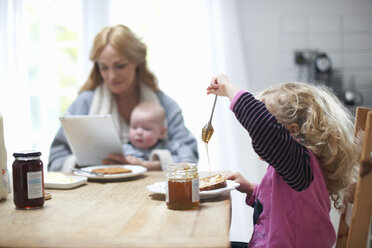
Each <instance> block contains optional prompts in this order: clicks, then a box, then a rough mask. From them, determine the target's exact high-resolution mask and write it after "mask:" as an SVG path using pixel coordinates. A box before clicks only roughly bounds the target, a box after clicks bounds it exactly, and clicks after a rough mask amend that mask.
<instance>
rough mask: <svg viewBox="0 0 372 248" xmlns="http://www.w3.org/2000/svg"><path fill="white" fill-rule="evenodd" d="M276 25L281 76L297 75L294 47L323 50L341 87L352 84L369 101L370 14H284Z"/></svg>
mask: <svg viewBox="0 0 372 248" xmlns="http://www.w3.org/2000/svg"><path fill="white" fill-rule="evenodd" d="M371 12H372V10H371ZM279 26H280V27H279V29H280V61H281V64H280V71H281V77H282V78H283V79H284V78H296V77H297V74H298V66H297V65H295V63H294V57H293V53H294V51H295V50H299V49H312V50H318V51H320V52H325V53H327V54H328V56H329V57H330V58H331V60H332V64H333V67H334V69H335V70H338V71H340V72H341V75H342V80H343V83H344V85H343V87H344V89H348V88H352V87H353V85H355V87H356V89H357V90H359V91H360V92H361V93H363V96H364V104H365V105H369V106H371V105H372V14H362V15H360V14H346V15H344V14H342V13H340V14H339V15H335V14H332V15H316V14H314V15H284V16H281V18H280V22H279Z"/></svg>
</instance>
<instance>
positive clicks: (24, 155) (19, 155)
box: [12, 150, 45, 209]
mask: <svg viewBox="0 0 372 248" xmlns="http://www.w3.org/2000/svg"><path fill="white" fill-rule="evenodd" d="M13 156H14V158H15V161H14V162H13V167H12V169H13V201H14V204H15V206H16V208H17V209H33V208H40V207H42V206H43V205H44V201H45V200H44V172H43V162H42V161H41V160H40V156H41V152H39V151H34V150H29V151H20V152H15V153H13Z"/></svg>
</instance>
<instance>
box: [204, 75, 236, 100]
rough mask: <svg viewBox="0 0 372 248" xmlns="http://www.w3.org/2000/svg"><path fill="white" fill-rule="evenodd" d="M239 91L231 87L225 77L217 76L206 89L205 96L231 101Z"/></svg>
mask: <svg viewBox="0 0 372 248" xmlns="http://www.w3.org/2000/svg"><path fill="white" fill-rule="evenodd" d="M238 91H239V89H238V88H237V87H236V86H235V85H233V84H232V83H231V81H230V79H229V78H228V77H227V76H226V75H218V76H215V77H213V78H212V80H211V83H210V85H209V86H208V88H207V94H208V95H209V94H215V95H219V96H227V97H229V98H230V100H232V98H233V97H234V96H235V94H236V93H237V92H238Z"/></svg>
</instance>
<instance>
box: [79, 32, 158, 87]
mask: <svg viewBox="0 0 372 248" xmlns="http://www.w3.org/2000/svg"><path fill="white" fill-rule="evenodd" d="M108 44H109V45H111V46H112V47H113V48H115V49H116V50H117V51H119V52H120V53H121V54H122V55H123V56H124V57H126V58H127V59H128V60H130V61H132V62H135V63H137V64H138V67H137V71H136V73H137V75H136V76H137V79H138V80H137V82H138V81H140V82H143V83H145V84H146V85H147V86H149V87H150V88H152V89H153V90H154V91H159V88H158V85H157V80H156V77H155V75H154V74H153V73H152V72H151V71H150V70H149V69H148V67H147V62H146V55H147V47H146V45H145V44H144V43H143V42H141V40H140V39H138V38H137V37H136V35H135V34H134V33H133V32H132V31H131V30H130V29H129V28H128V27H126V26H124V25H116V26H112V27H105V28H103V29H102V30H101V31H100V32H99V33H98V34H97V35H96V37H95V39H94V42H93V48H92V50H91V52H90V60H91V61H93V62H94V65H93V68H92V70H91V72H90V75H89V77H88V79H87V81H86V82H85V83H84V85H83V86H82V87H81V88H80V90H79V93H81V92H83V91H86V90H93V89H95V88H96V87H97V86H98V85H100V84H101V83H102V77H101V74H100V72H99V68H98V63H97V60H98V57H99V55H100V54H101V52H102V50H103V49H104V48H105V47H106V45H108Z"/></svg>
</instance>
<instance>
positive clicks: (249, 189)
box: [226, 172, 254, 197]
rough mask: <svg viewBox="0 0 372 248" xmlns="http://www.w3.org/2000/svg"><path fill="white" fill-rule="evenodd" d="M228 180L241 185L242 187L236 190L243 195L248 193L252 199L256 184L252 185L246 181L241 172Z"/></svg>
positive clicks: (235, 173) (232, 175)
mask: <svg viewBox="0 0 372 248" xmlns="http://www.w3.org/2000/svg"><path fill="white" fill-rule="evenodd" d="M226 179H227V180H234V181H235V182H236V183H239V184H240V186H239V187H237V188H236V189H237V190H239V191H240V192H242V193H247V195H248V196H249V197H250V196H251V195H252V193H253V189H254V184H253V183H250V182H249V181H248V180H247V179H245V178H244V177H243V176H242V175H241V174H240V173H239V172H234V173H231V174H229V175H227V176H226Z"/></svg>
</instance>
